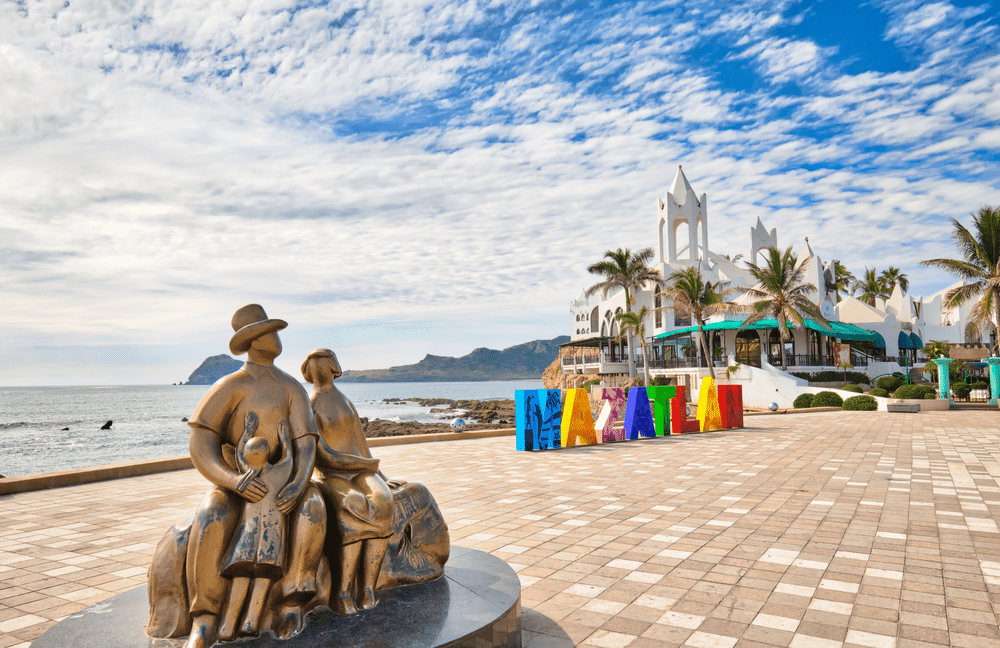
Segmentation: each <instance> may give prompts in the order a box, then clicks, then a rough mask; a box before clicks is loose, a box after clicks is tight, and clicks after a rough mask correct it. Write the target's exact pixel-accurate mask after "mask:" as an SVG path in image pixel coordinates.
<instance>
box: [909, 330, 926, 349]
mask: <svg viewBox="0 0 1000 648" xmlns="http://www.w3.org/2000/svg"><path fill="white" fill-rule="evenodd" d="M910 344H912V345H913V346H912V347H910V348H912V349H922V348H923V346H924V341H923V340H921V339H920V336H919V335H917V334H916V333H910Z"/></svg>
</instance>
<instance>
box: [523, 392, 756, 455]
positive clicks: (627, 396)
mask: <svg viewBox="0 0 1000 648" xmlns="http://www.w3.org/2000/svg"><path fill="white" fill-rule="evenodd" d="M601 399H602V400H603V401H604V404H603V405H602V406H601V412H600V414H599V415H598V416H597V421H596V422H595V421H594V418H593V416H592V415H591V410H590V398H589V396H588V395H587V390H586V389H569V390H567V392H566V404H565V407H564V406H563V405H562V398H561V392H560V390H558V389H518V390H517V391H516V392H514V406H515V417H516V419H517V449H518V450H551V449H553V448H569V447H572V446H576V445H590V444H594V443H614V442H616V441H632V440H635V439H643V438H646V439H648V438H655V437H658V436H667V435H671V434H683V433H685V432H705V431H707V430H725V429H730V428H741V427H743V388H742V387H741V386H739V385H719V386H718V387H716V385H715V381H714V380H712V379H711V378H705V379H703V380H702V382H701V391H700V392H699V394H698V412H697V418H695V419H690V420H689V419H688V417H687V394H686V393H685V389H684V387H674V386H670V387H630V388H628V389H627V390H626V389H611V388H607V387H606V388H604V389H603V390H602V392H601ZM650 402H652V405H653V406H652V407H650ZM623 409H624V410H625V416H624V420H623V427H620V428H618V427H615V422H616V421H617V420H618V417H619V415H621V413H622V410H623Z"/></svg>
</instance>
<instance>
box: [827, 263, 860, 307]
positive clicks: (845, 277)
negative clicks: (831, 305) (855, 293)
mask: <svg viewBox="0 0 1000 648" xmlns="http://www.w3.org/2000/svg"><path fill="white" fill-rule="evenodd" d="M832 279H833V293H834V294H835V295H836V296H837V303H838V304H839V303H840V291H844V292H845V293H846V292H850V290H851V284H852V283H854V282H855V281H857V279H858V278H857V277H855V276H854V273H853V272H851V271H850V270H848V269H847V267H846V266H845V265H844V264H843V263H841V262H840V261H834V262H833V277H832Z"/></svg>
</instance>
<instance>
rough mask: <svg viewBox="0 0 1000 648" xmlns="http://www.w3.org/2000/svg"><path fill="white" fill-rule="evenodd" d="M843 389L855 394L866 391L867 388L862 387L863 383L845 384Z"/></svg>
mask: <svg viewBox="0 0 1000 648" xmlns="http://www.w3.org/2000/svg"><path fill="white" fill-rule="evenodd" d="M841 389H843V390H844V391H849V392H854V393H855V394H863V393H865V390H863V389H861V385H844V386H843V387H841Z"/></svg>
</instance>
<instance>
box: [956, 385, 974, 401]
mask: <svg viewBox="0 0 1000 648" xmlns="http://www.w3.org/2000/svg"><path fill="white" fill-rule="evenodd" d="M951 389H952V391H953V392H955V398H959V399H964V398H968V397H969V392H971V391H972V387H970V386H969V385H966V384H964V383H958V384H956V385H955V386H954V387H952V388H951Z"/></svg>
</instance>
